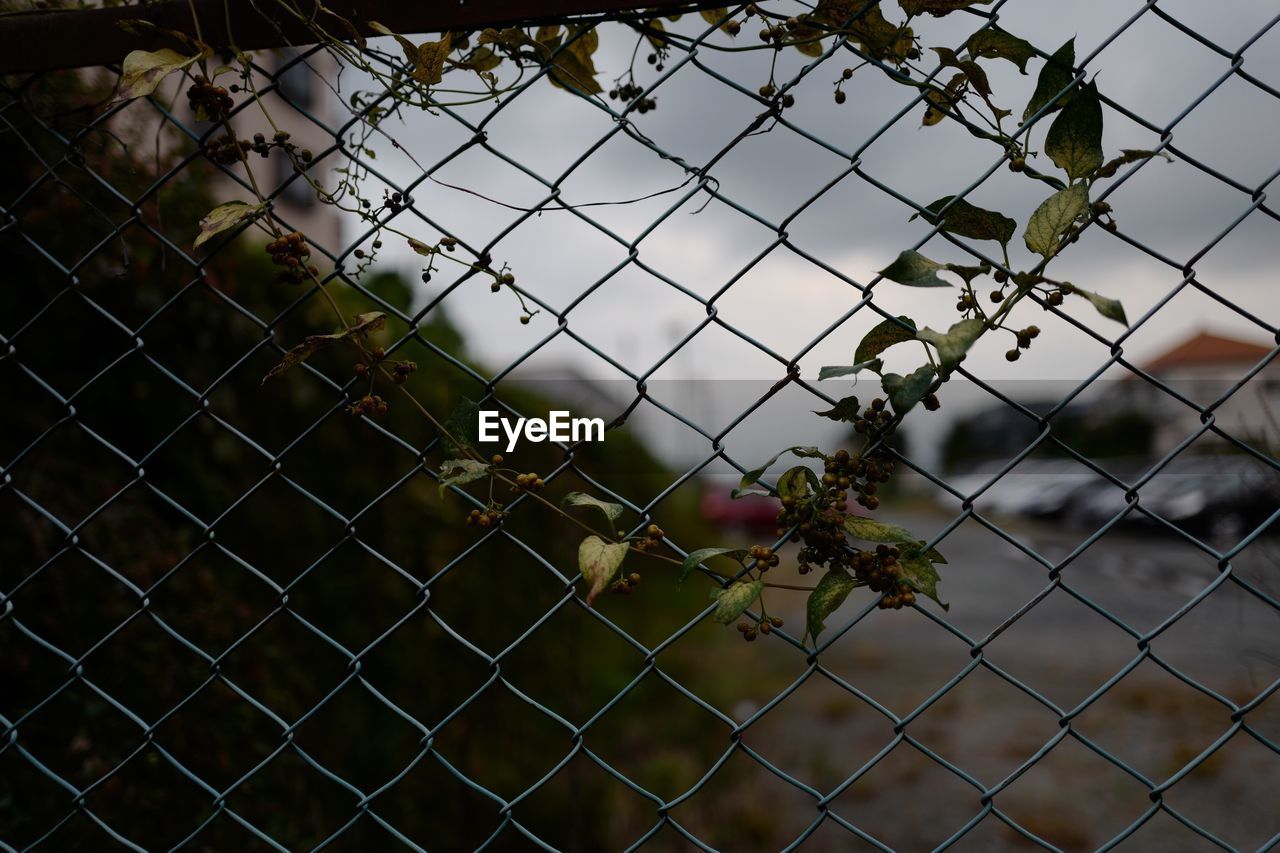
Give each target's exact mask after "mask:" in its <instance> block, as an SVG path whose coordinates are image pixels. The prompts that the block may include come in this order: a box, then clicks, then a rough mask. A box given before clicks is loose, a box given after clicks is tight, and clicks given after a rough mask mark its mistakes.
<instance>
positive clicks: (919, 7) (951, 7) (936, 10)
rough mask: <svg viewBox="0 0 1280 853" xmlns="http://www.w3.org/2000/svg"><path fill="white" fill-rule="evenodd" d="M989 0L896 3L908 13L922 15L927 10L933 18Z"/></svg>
mask: <svg viewBox="0 0 1280 853" xmlns="http://www.w3.org/2000/svg"><path fill="white" fill-rule="evenodd" d="M990 2H991V0H898V5H900V6H902V11H904V12H906V13H907V14H908V15H922V14H924V13H925V12H928V13H929V14H930V15H933V16H934V17H935V18H941V17H942V16H943V15H949V14H951V13H952V12H955V11H957V10H959V9H968V8H969V7H970V6H985V5H987V4H988V3H990Z"/></svg>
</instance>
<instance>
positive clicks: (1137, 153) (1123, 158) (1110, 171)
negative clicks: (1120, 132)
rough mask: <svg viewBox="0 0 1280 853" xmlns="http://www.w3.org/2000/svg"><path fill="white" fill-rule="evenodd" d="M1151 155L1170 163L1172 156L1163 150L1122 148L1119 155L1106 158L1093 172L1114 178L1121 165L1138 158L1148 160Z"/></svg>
mask: <svg viewBox="0 0 1280 853" xmlns="http://www.w3.org/2000/svg"><path fill="white" fill-rule="evenodd" d="M1152 157H1163V158H1164V159H1165V161H1166V162H1168V163H1172V162H1173V158H1172V157H1170V156H1169V155H1168V154H1166V153H1165V152H1163V151H1146V150H1143V149H1139V148H1122V149H1120V156H1119V157H1114V158H1112V159H1110V160H1108V161H1107V162H1106V163H1105V164H1104V165H1103V166H1101V167H1099V169H1098V171H1097V172H1096V173H1095V177H1098V178H1114V177H1115V175H1116V172H1117V171H1119V169H1120V167H1121V166H1124V165H1127V164H1129V163H1136V162H1138V161H1139V160H1149V159H1151V158H1152Z"/></svg>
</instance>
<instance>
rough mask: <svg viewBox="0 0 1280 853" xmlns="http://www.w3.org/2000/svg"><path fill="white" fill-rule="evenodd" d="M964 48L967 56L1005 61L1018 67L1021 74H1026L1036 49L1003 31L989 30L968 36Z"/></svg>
mask: <svg viewBox="0 0 1280 853" xmlns="http://www.w3.org/2000/svg"><path fill="white" fill-rule="evenodd" d="M966 47H968V49H969V55H970V56H973V57H975V58H982V59H1007V60H1009V61H1010V62H1012V63H1013V64H1014V65H1016V66H1018V70H1019V71H1021V72H1022V73H1023V74H1026V73H1027V63H1028V62H1030V61H1031V58H1032V57H1034V56H1035V55H1036V49H1035V48H1034V47H1032V46H1031V42H1029V41H1026V40H1024V39H1020V38H1018V37H1017V36H1015V35H1012V34H1010V33H1006V32H1004V31H1003V30H993V29H990V28H987V29H984V30H978V31H977V32H976V33H974V34H973V35H971V36H969V42H968V44H967V45H966Z"/></svg>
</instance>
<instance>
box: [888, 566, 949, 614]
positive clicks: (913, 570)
mask: <svg viewBox="0 0 1280 853" xmlns="http://www.w3.org/2000/svg"><path fill="white" fill-rule="evenodd" d="M898 571H899V572H901V574H900V575H898V579H899V580H901V581H902V582H903V583H905V584H906V585H907V586H909V587H911V588H912V589H914V590H915V591H916V592H919V593H923V594H924V595H927V596H929V597H930V598H932V599H933V600H934V601H936V602H938V604H939V605H940V606H941V607H942V609H943V610H950V609H951V606H950V605H949V604H947V603H946V602H944V601H943V600H942V599H940V598H938V581H939V580H941V578H940V577H939V576H938V570H937V569H935V568H934V567H933V563H932V562H930V561H929V560H928V559H926V557H925V555H923V554H921V553H920V552H919V551H914V552H907V553H904V554H903V555H902V556H901V557H900V558H899V559H898Z"/></svg>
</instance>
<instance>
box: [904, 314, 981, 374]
mask: <svg viewBox="0 0 1280 853" xmlns="http://www.w3.org/2000/svg"><path fill="white" fill-rule="evenodd" d="M985 328H986V323H985V322H984V321H982V320H980V319H978V318H977V317H974V318H971V319H969V320H961V321H960V322H958V323H955V324H954V325H952V326H951V328H950V329H947V332H946V334H943V333H942V332H935V331H934V330H933V329H929V328H925V329H921V330H920V333H919V334H918V335H917V337H918V338H919V339H920V340H922V341H924V342H925V343H930V344H933V346H934V348H936V349H937V350H938V359H939V361H940V364H939V365H938V366H939V368H941V370H940V371H939V373H940V375H941V377H942V378H943V379H946V378H947V377H948V376H950V375H951V371H952V370H954V369H955V367H956V365H958V364H959V363H960V362H962V361H964V357H965V354H966V353H968V352H969V347H971V346H973V344H974V342H975V341H977V340H978V338H979V337H980V336H981V335H982V332H983V330H984V329H985Z"/></svg>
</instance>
